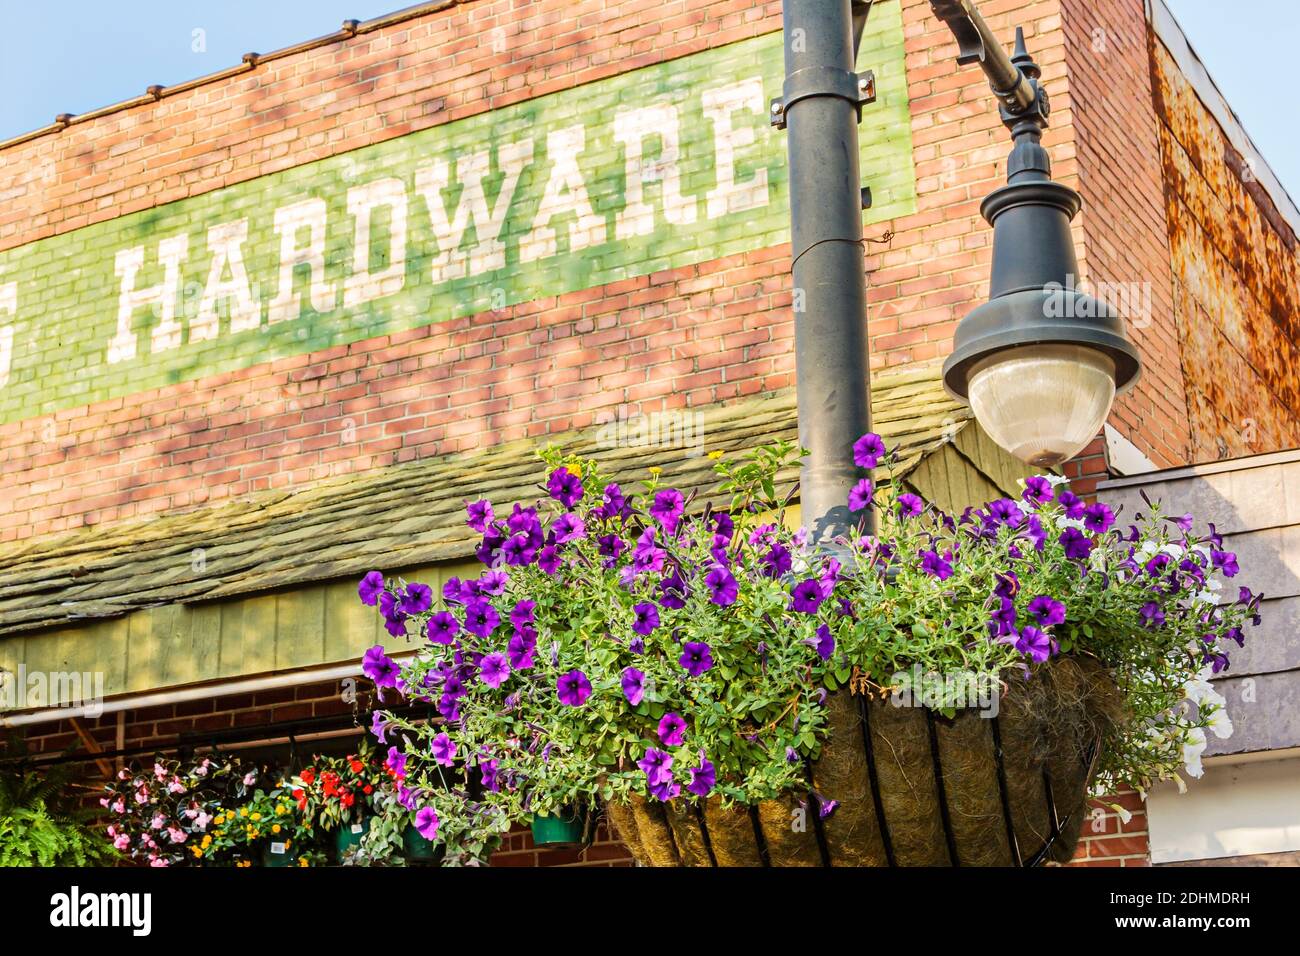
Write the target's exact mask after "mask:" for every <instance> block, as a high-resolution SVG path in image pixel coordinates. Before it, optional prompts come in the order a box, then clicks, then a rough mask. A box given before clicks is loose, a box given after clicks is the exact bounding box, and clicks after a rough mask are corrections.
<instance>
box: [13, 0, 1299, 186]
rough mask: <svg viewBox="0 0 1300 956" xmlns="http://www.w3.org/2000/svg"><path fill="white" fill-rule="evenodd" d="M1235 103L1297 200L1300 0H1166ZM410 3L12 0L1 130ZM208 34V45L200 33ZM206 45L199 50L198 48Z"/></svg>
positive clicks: (42, 121) (32, 124)
mask: <svg viewBox="0 0 1300 956" xmlns="http://www.w3.org/2000/svg"><path fill="white" fill-rule="evenodd" d="M1167 2H1168V4H1169V6H1170V7H1171V9H1172V10H1173V11H1174V14H1175V15H1176V16H1177V17H1178V20H1179V22H1180V23H1182V25H1183V29H1184V31H1185V32H1186V33H1187V36H1188V38H1189V40H1190V41H1191V44H1192V46H1193V48H1195V50H1196V52H1197V53H1198V54H1199V55H1200V57H1201V59H1202V61H1203V62H1204V63H1205V64H1206V66H1207V68H1208V69H1209V71H1210V74H1211V75H1212V76H1213V77H1214V79H1215V82H1216V83H1218V85H1219V88H1220V89H1221V90H1222V91H1223V94H1224V96H1225V97H1226V98H1227V100H1228V102H1229V103H1230V104H1231V105H1232V107H1233V108H1234V109H1235V110H1236V112H1237V116H1238V117H1239V118H1240V119H1241V121H1242V124H1243V125H1244V126H1245V127H1246V130H1247V132H1249V133H1250V136H1251V138H1252V139H1253V140H1254V142H1255V145H1256V146H1257V147H1258V148H1259V150H1260V152H1261V153H1263V155H1264V158H1265V159H1266V160H1267V161H1268V163H1269V165H1270V166H1272V167H1273V171H1274V173H1276V175H1277V177H1278V179H1279V180H1280V181H1281V182H1282V184H1283V185H1284V186H1286V188H1287V190H1288V192H1290V194H1291V196H1292V197H1293V198H1294V199H1296V201H1297V202H1300V130H1298V129H1297V123H1296V122H1295V116H1296V107H1295V98H1294V93H1293V90H1292V86H1293V82H1292V77H1291V75H1290V74H1291V69H1290V68H1291V66H1292V57H1294V56H1295V55H1296V51H1297V50H1300V4H1297V3H1296V0H1235V2H1233V3H1225V2H1224V0H1167ZM406 5H407V0H257V2H253V0H220V2H213V0H208V2H204V3H196V2H194V0H188V2H187V0H179V2H178V0H169V2H161V0H120V2H116V3H104V2H103V0H63V2H59V0H23V2H22V3H19V2H15V0H9V2H7V3H5V4H4V6H3V9H4V12H5V15H6V28H5V35H6V41H5V44H4V49H2V50H0V89H3V90H4V92H5V96H4V97H3V99H0V139H6V138H8V137H10V136H13V135H16V134H18V133H22V132H26V131H27V130H31V129H35V128H37V127H39V126H44V125H46V124H48V123H49V122H51V121H52V120H53V119H54V117H55V116H56V115H57V114H59V113H84V112H87V111H88V110H92V109H95V108H96V107H100V106H105V105H107V104H109V103H114V102H117V101H118V100H123V99H127V98H128V97H131V96H136V95H138V94H140V93H143V92H144V90H145V88H146V87H147V86H149V85H151V84H154V83H161V84H163V85H167V84H171V83H178V82H180V81H182V80H187V79H191V78H193V77H196V76H200V75H202V74H204V73H211V72H213V71H215V70H219V69H223V68H224V67H227V66H231V65H233V64H236V63H238V62H239V60H240V57H241V56H243V54H245V53H248V52H250V51H257V52H262V51H266V50H273V49H276V48H278V47H282V46H288V45H289V44H291V43H296V42H298V41H300V40H306V39H309V38H311V37H314V36H319V35H320V34H323V33H329V32H332V31H334V30H337V29H338V27H339V24H340V23H342V22H343V21H344V20H346V19H356V20H364V19H368V18H370V17H375V16H378V15H380V14H383V13H387V12H390V11H391V10H394V9H399V8H400V7H403V6H406ZM196 30H199V31H202V34H201V37H202V40H203V42H202V44H198V43H196V42H195V37H196V34H195V31H196ZM200 46H201V49H196V47H200Z"/></svg>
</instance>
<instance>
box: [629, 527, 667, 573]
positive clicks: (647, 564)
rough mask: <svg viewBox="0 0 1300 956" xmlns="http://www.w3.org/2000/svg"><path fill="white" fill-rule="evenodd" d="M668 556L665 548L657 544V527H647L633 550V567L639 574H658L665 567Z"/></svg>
mask: <svg viewBox="0 0 1300 956" xmlns="http://www.w3.org/2000/svg"><path fill="white" fill-rule="evenodd" d="M666 557H667V554H666V553H665V552H664V550H663V549H662V548H659V547H656V545H655V529H654V528H646V529H645V531H643V532H641V537H639V538H637V539H636V547H635V548H634V549H633V551H632V569H633V570H634V571H635V572H636V573H637V574H645V573H655V574H657V573H658V572H660V571H662V570H663V569H664V559H665V558H666Z"/></svg>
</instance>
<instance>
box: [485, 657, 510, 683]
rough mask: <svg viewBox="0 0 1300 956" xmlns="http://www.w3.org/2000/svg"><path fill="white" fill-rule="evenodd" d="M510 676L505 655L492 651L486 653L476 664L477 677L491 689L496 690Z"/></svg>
mask: <svg viewBox="0 0 1300 956" xmlns="http://www.w3.org/2000/svg"><path fill="white" fill-rule="evenodd" d="M509 676H510V664H509V662H507V661H506V656H505V655H504V654H502V653H499V652H496V651H494V652H493V653H491V654H486V655H484V657H483V660H481V661H480V662H479V665H478V679H479V680H481V681H482V682H483V683H485V684H487V685H488V686H489V687H491V688H492V689H493V690H496V689H497V688H498V687H500V686H501V685H502V684H504V683H505V680H506V678H507V677H509Z"/></svg>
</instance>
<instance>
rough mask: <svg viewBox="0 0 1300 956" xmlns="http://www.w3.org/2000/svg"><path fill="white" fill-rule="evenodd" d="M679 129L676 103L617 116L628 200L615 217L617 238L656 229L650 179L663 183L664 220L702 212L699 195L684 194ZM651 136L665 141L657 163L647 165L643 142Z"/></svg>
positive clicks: (685, 219)
mask: <svg viewBox="0 0 1300 956" xmlns="http://www.w3.org/2000/svg"><path fill="white" fill-rule="evenodd" d="M677 131H678V123H677V108H676V107H675V106H648V107H645V108H644V109H638V110H628V111H626V112H623V113H619V114H618V115H617V116H615V117H614V139H615V140H616V141H618V142H620V143H622V144H623V147H624V149H625V151H626V155H627V165H626V169H627V191H626V193H625V197H626V203H625V205H624V206H623V211H622V212H620V213H619V214H618V217H617V219H616V220H615V227H614V236H615V238H617V239H630V238H632V237H633V236H648V235H650V234H651V233H653V232H654V231H655V212H654V210H653V209H652V208H650V205H649V204H648V203H647V202H646V201H645V188H644V187H645V184H646V183H647V182H661V183H663V205H664V219H666V220H667V221H668V222H670V223H672V224H673V225H674V226H686V225H690V224H691V223H693V222H694V221H695V217H696V214H697V212H698V209H697V206H698V203H697V202H696V200H695V197H694V196H692V197H690V198H689V199H687V198H684V197H683V196H682V174H681V169H680V168H679V167H678V159H679V140H678V134H677ZM648 136H658V137H659V138H660V140H661V142H662V143H663V148H662V149H661V150H660V152H659V159H658V161H657V162H656V163H655V164H654V165H653V166H645V165H644V163H643V160H642V152H641V144H642V143H643V142H644V141H645V139H646V137H648Z"/></svg>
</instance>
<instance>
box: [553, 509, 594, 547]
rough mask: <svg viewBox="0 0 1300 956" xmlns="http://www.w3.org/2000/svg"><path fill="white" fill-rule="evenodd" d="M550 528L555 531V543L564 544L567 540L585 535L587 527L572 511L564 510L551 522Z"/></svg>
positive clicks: (577, 538) (573, 539) (574, 539)
mask: <svg viewBox="0 0 1300 956" xmlns="http://www.w3.org/2000/svg"><path fill="white" fill-rule="evenodd" d="M551 530H552V531H553V532H555V543H556V544H565V543H567V542H569V541H577V540H579V539H580V538H583V537H585V536H586V533H587V528H586V526H585V525H584V524H583V523H582V519H581V518H579V517H578V516H577V515H576V514H574V513H573V512H572V511H566V512H565V513H564V514H562V515H560V516H559V517H558V518H556V519H555V521H554V522H553V523H552V524H551Z"/></svg>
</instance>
